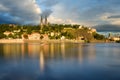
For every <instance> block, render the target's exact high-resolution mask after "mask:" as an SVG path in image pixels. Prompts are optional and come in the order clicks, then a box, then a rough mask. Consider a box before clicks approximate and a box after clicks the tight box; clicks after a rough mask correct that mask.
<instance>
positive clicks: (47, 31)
mask: <svg viewBox="0 0 120 80" xmlns="http://www.w3.org/2000/svg"><path fill="white" fill-rule="evenodd" d="M41 27H42V29H41ZM0 39H26V40H81V41H84V42H91V41H94V40H105V37H104V36H103V35H101V34H98V33H97V31H96V29H94V28H90V27H85V26H82V25H77V24H76V25H71V24H47V25H43V26H40V25H15V24H1V25H0Z"/></svg>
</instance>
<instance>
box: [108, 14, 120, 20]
mask: <svg viewBox="0 0 120 80" xmlns="http://www.w3.org/2000/svg"><path fill="white" fill-rule="evenodd" d="M107 18H108V19H113V18H114V19H115V18H120V15H112V16H109V17H107Z"/></svg>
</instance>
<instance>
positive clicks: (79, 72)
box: [0, 43, 120, 80]
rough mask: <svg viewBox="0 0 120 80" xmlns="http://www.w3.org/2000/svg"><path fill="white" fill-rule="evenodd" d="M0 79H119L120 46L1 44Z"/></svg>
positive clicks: (105, 44) (116, 44)
mask: <svg viewBox="0 0 120 80" xmlns="http://www.w3.org/2000/svg"><path fill="white" fill-rule="evenodd" d="M0 80H120V44H119V43H44V44H41V43H19V44H18V43H15V44H13V43H10V44H8V43H6V44H5V43H3V44H0Z"/></svg>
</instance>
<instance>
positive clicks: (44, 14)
mask: <svg viewBox="0 0 120 80" xmlns="http://www.w3.org/2000/svg"><path fill="white" fill-rule="evenodd" d="M51 13H52V10H51V9H45V10H44V11H42V14H41V16H43V17H49V16H50V14H51Z"/></svg>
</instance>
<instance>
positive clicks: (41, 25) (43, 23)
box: [40, 16, 48, 30]
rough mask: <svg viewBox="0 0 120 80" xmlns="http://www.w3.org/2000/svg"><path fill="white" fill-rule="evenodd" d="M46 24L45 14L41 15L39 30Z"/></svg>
mask: <svg viewBox="0 0 120 80" xmlns="http://www.w3.org/2000/svg"><path fill="white" fill-rule="evenodd" d="M47 25H48V20H47V16H45V17H43V16H41V18H40V27H41V30H42V29H43V27H44V26H47Z"/></svg>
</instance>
